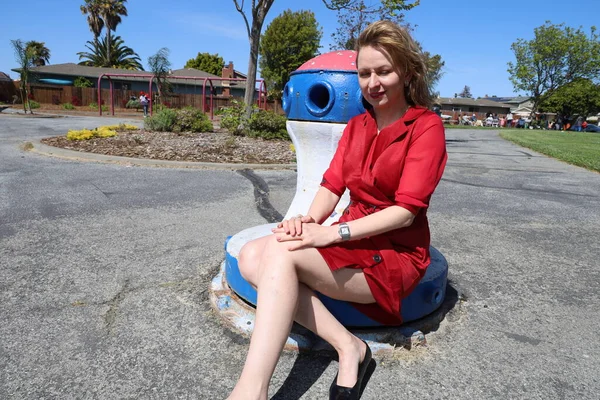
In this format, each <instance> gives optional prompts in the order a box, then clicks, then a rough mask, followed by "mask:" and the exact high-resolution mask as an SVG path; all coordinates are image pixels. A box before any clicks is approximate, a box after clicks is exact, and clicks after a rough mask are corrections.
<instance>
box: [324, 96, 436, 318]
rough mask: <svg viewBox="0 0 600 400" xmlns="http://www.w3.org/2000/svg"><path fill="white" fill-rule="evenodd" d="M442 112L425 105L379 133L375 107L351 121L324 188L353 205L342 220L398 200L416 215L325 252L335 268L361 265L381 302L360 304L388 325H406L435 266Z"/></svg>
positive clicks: (414, 108)
mask: <svg viewBox="0 0 600 400" xmlns="http://www.w3.org/2000/svg"><path fill="white" fill-rule="evenodd" d="M446 160H447V154H446V141H445V137H444V126H443V124H442V121H441V119H440V117H438V116H437V115H436V114H435V113H433V112H431V111H429V110H427V109H426V108H423V107H411V108H410V109H409V110H408V111H407V112H406V114H405V115H404V116H403V117H402V118H400V119H399V120H397V121H396V122H394V123H393V124H392V125H390V126H388V127H386V128H384V129H383V130H381V132H380V133H379V134H377V123H376V121H375V119H374V118H373V115H372V114H371V112H366V113H364V114H361V115H358V116H356V117H354V118H352V119H351V120H350V122H349V123H348V126H347V127H346V129H345V130H344V133H343V135H342V137H341V139H340V142H339V144H338V147H337V150H336V152H335V155H334V156H333V159H332V161H331V164H330V165H329V168H328V169H327V171H325V174H324V175H323V181H322V183H321V185H322V186H323V187H325V188H327V189H328V190H330V191H331V192H332V193H335V194H336V195H338V196H341V195H342V194H343V192H344V190H345V189H346V188H348V189H349V190H350V205H349V206H348V208H347V209H346V210H345V211H344V213H343V215H342V216H341V217H340V219H339V222H344V221H351V220H354V219H358V218H361V217H363V216H365V215H369V214H372V213H374V212H376V211H378V210H382V209H384V208H387V207H389V206H393V205H398V206H400V207H403V208H405V209H407V210H408V211H410V212H411V213H412V214H414V215H415V219H414V221H413V223H412V224H411V225H410V226H409V227H406V228H400V229H396V230H393V231H389V232H386V233H383V234H380V235H376V236H372V237H369V238H364V239H360V240H351V241H348V242H342V243H338V244H334V245H331V246H328V247H324V248H318V249H317V250H318V251H319V253H320V254H321V255H322V256H323V258H324V259H325V262H326V263H327V265H328V266H329V268H330V269H331V270H337V269H340V268H361V269H362V270H363V273H364V274H365V277H366V280H367V283H368V284H369V287H370V289H371V293H372V294H373V297H374V298H375V301H376V303H373V304H358V303H353V305H354V306H355V307H356V308H357V309H358V310H359V311H361V312H363V313H364V314H366V315H367V316H369V317H370V318H372V319H374V320H376V321H378V322H380V323H383V324H387V325H399V324H401V323H402V318H401V316H400V304H401V300H402V298H404V297H406V296H408V294H410V292H411V291H412V290H413V289H414V287H415V286H416V285H417V284H418V282H419V280H420V279H421V278H422V277H423V275H424V274H425V270H426V268H427V266H428V265H429V262H430V258H429V241H430V237H429V225H428V222H427V207H428V205H429V199H430V198H431V194H432V193H433V191H434V190H435V187H436V186H437V184H438V182H439V181H440V179H441V177H442V173H443V171H444V166H445V165H446Z"/></svg>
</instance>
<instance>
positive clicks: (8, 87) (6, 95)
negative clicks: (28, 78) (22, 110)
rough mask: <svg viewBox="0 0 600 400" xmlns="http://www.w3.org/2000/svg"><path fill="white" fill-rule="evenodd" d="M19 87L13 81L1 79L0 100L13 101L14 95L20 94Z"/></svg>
mask: <svg viewBox="0 0 600 400" xmlns="http://www.w3.org/2000/svg"><path fill="white" fill-rule="evenodd" d="M17 91H18V88H17V87H16V86H15V83H14V82H13V81H0V101H2V102H4V103H12V102H13V100H14V98H13V96H18V93H17Z"/></svg>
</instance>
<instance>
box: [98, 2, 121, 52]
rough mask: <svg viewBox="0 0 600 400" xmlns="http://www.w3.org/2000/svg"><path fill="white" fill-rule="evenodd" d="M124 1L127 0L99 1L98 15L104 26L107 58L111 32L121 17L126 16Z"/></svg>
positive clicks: (110, 46) (110, 47) (110, 43)
mask: <svg viewBox="0 0 600 400" xmlns="http://www.w3.org/2000/svg"><path fill="white" fill-rule="evenodd" d="M125 3H127V0H101V2H100V15H101V16H102V20H103V21H104V25H105V26H106V39H107V40H106V43H107V46H106V51H107V54H108V58H109V59H110V52H111V49H112V40H111V32H112V31H115V32H116V31H117V26H118V25H119V24H120V23H121V21H122V19H121V17H122V16H123V17H126V16H127V7H126V6H125Z"/></svg>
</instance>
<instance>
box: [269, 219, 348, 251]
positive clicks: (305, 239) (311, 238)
mask: <svg viewBox="0 0 600 400" xmlns="http://www.w3.org/2000/svg"><path fill="white" fill-rule="evenodd" d="M274 233H275V237H276V238H277V241H279V242H291V243H290V245H289V247H288V250H290V251H294V250H299V249H304V248H307V247H325V246H329V245H330V244H332V243H334V242H335V241H336V239H338V238H339V234H338V231H337V227H335V226H323V225H319V224H316V223H314V222H310V223H305V222H303V223H301V226H300V233H298V230H296V234H295V235H293V236H292V235H290V234H287V233H285V232H284V231H283V228H281V230H280V229H274Z"/></svg>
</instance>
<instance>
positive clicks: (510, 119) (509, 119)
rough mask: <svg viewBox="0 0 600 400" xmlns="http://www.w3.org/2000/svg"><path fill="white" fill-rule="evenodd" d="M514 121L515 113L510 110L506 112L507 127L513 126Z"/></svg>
mask: <svg viewBox="0 0 600 400" xmlns="http://www.w3.org/2000/svg"><path fill="white" fill-rule="evenodd" d="M512 123H513V115H512V113H511V112H510V111H509V112H508V114H506V127H507V128H512Z"/></svg>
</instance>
